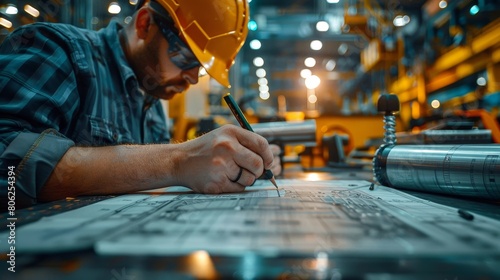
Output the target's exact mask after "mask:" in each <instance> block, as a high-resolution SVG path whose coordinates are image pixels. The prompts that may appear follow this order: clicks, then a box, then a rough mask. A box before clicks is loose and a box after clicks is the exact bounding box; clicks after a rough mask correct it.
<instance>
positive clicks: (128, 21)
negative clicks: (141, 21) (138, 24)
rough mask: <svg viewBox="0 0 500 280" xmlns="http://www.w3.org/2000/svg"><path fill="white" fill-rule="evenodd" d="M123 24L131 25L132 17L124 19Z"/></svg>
mask: <svg viewBox="0 0 500 280" xmlns="http://www.w3.org/2000/svg"><path fill="white" fill-rule="evenodd" d="M123 22H124V23H125V24H129V23H131V22H132V17H131V16H126V17H125V18H124V19H123Z"/></svg>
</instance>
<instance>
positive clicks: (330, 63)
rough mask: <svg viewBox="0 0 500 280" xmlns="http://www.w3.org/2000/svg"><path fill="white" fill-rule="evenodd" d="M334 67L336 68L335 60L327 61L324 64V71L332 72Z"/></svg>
mask: <svg viewBox="0 0 500 280" xmlns="http://www.w3.org/2000/svg"><path fill="white" fill-rule="evenodd" d="M335 66H337V63H336V62H335V60H333V59H329V60H328V61H327V62H326V64H325V69H326V70H328V71H333V69H335Z"/></svg>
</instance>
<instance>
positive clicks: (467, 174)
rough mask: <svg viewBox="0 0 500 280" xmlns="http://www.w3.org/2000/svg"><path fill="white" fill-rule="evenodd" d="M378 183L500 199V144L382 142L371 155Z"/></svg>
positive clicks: (418, 189)
mask: <svg viewBox="0 0 500 280" xmlns="http://www.w3.org/2000/svg"><path fill="white" fill-rule="evenodd" d="M373 168H374V175H375V178H376V180H377V181H379V183H380V184H382V185H386V186H389V187H394V188H402V189H411V190H416V191H425V192H434V193H441V194H449V195H459V196H470V197H480V198H487V199H500V145H498V144H484V145H383V146H381V147H380V148H379V149H378V150H377V152H376V154H375V157H374V159H373Z"/></svg>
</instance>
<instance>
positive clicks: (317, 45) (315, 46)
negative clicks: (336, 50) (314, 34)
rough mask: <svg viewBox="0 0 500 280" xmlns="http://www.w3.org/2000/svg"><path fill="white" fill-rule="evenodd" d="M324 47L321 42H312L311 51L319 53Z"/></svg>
mask: <svg viewBox="0 0 500 280" xmlns="http://www.w3.org/2000/svg"><path fill="white" fill-rule="evenodd" d="M322 47H323V43H321V41H320V40H314V41H312V42H311V50H314V51H319V50H321V48H322Z"/></svg>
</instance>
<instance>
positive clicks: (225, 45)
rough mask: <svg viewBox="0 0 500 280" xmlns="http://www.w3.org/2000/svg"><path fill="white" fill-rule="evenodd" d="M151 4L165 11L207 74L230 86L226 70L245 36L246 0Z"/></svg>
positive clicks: (177, 0) (175, 0)
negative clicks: (158, 5)
mask: <svg viewBox="0 0 500 280" xmlns="http://www.w3.org/2000/svg"><path fill="white" fill-rule="evenodd" d="M155 1H156V2H158V3H159V4H161V5H162V6H163V7H164V8H165V9H166V10H167V11H168V13H169V14H170V16H171V17H172V19H173V20H174V22H175V25H176V27H177V28H178V29H179V32H180V33H181V36H182V37H183V39H184V40H185V41H186V43H187V44H188V46H189V47H190V48H191V50H192V51H193V53H194V55H195V56H196V58H197V59H198V60H199V61H200V63H201V65H202V66H203V68H205V69H206V70H207V72H208V74H209V75H210V76H211V77H212V78H214V79H215V80H216V81H218V82H219V83H220V84H221V85H223V86H225V87H230V86H231V85H230V84H229V68H231V66H232V65H233V64H234V59H235V57H236V55H237V54H238V51H239V50H240V48H241V47H242V46H243V44H244V43H245V39H246V37H247V34H248V20H249V18H250V9H249V7H248V2H247V0H155Z"/></svg>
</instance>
